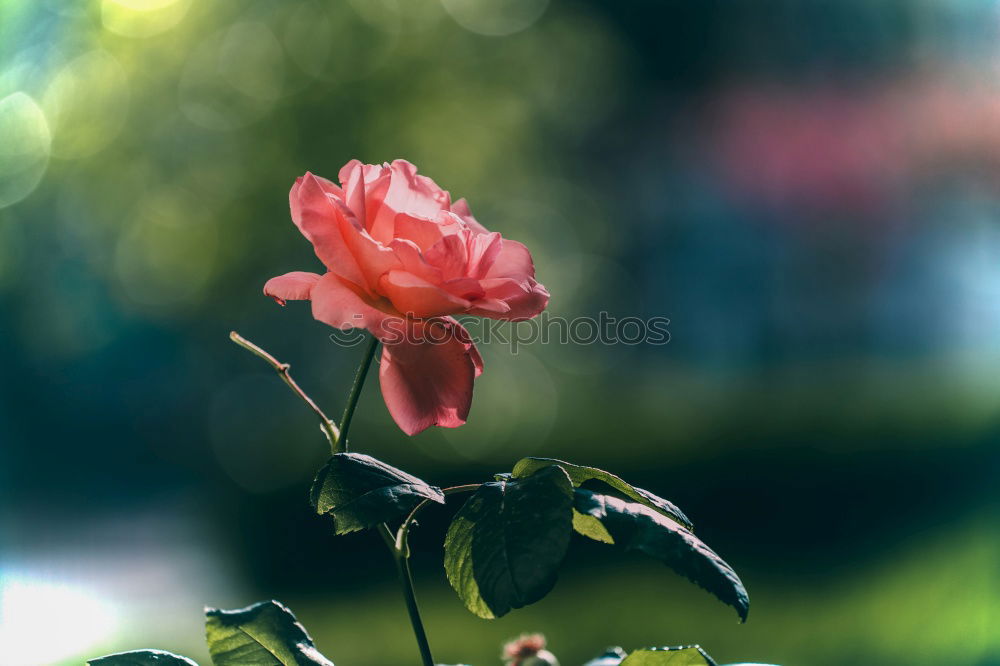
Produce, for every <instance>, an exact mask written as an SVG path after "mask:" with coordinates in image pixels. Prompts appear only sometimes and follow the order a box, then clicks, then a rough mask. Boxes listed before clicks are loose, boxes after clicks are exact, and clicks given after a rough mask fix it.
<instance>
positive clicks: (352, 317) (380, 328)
mask: <svg viewBox="0 0 1000 666" xmlns="http://www.w3.org/2000/svg"><path fill="white" fill-rule="evenodd" d="M311 297H312V313H313V318H314V319H316V320H318V321H321V322H323V323H324V324H327V325H329V326H333V327H334V328H339V329H341V330H344V331H346V330H347V329H350V328H366V329H368V330H369V331H371V332H372V334H374V335H375V336H376V337H378V338H382V337H383V336H384V335H386V333H388V332H389V331H390V330H391V328H392V322H393V320H398V319H399V315H398V314H396V313H393V312H387V311H386V310H383V309H379V308H377V307H375V305H374V304H373V303H372V302H370V301H368V300H367V299H365V298H363V297H362V295H361V292H360V289H358V288H357V287H352V285H351V284H350V283H349V282H347V281H345V280H343V279H341V278H340V277H338V276H337V275H336V274H335V273H327V274H326V275H324V276H323V277H321V278H320V279H319V281H318V282H317V283H316V284H315V286H314V287H313V288H312V294H311Z"/></svg>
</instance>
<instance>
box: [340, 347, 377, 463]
mask: <svg viewBox="0 0 1000 666" xmlns="http://www.w3.org/2000/svg"><path fill="white" fill-rule="evenodd" d="M377 350H378V338H376V337H375V336H374V335H372V336H371V338H370V339H369V341H368V347H367V348H366V349H365V356H364V358H362V359H361V365H359V366H358V371H357V372H356V373H355V374H354V385H353V386H351V392H350V393H349V394H348V395H347V405H346V406H345V407H344V415H343V416H342V417H340V436H339V437H338V438H337V441H336V443H335V445H334V447H333V452H334V453H346V452H347V431H348V430H349V429H350V427H351V420H352V419H353V418H354V410H355V409H356V408H357V406H358V399H359V398H360V397H361V389H362V388H363V387H364V385H365V377H367V376H368V367H369V366H370V365H371V364H372V359H373V358H375V352H376V351H377Z"/></svg>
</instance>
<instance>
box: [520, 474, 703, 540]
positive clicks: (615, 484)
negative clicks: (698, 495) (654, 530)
mask: <svg viewBox="0 0 1000 666" xmlns="http://www.w3.org/2000/svg"><path fill="white" fill-rule="evenodd" d="M549 465H559V466H560V467H562V468H563V469H564V470H566V473H567V474H569V478H570V480H571V481H572V482H573V487H574V488H578V487H580V486H581V485H582V484H584V483H586V482H587V481H598V482H600V483H602V484H604V485H607V486H610V487H612V488H614V489H615V490H616V491H618V492H620V493H621V494H623V495H625V496H626V497H628V498H629V499H631V500H632V501H633V502H638V503H639V504H642V505H643V506H648V507H649V508H650V509H653V510H654V511H657V512H658V513H661V514H663V515H664V516H666V517H667V518H670V519H671V520H673V521H674V522H676V523H678V524H680V525H683V526H684V527H686V528H688V529H689V530H690V529H693V527H694V526H693V525H692V524H691V521H690V520H688V517H687V516H685V515H684V512H683V511H681V510H680V509H679V508H677V506H676V505H674V503H673V502H670V501H668V500H665V499H663V498H662V497H658V496H657V495H654V494H653V493H651V492H649V491H648V490H643V489H642V488H636V487H635V486H633V485H632V484H630V483H628V482H626V481H624V480H623V479H621V478H620V477H617V476H615V475H614V474H612V473H611V472H605V471H604V470H603V469H598V468H596V467H585V466H583V465H574V464H573V463H568V462H565V461H563V460H556V459H555V458H522V459H521V460H519V461H517V464H516V465H514V478H519V477H522V476H528V475H529V474H532V473H534V472H535V470H538V469H541V468H542V467H547V466H549ZM599 490H602V489H600V488H599ZM581 534H584V536H590V535H589V534H586V533H584V532H581ZM598 540H600V539H598Z"/></svg>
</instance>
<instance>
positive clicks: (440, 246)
mask: <svg viewBox="0 0 1000 666" xmlns="http://www.w3.org/2000/svg"><path fill="white" fill-rule="evenodd" d="M465 233H466V234H468V233H469V232H467V231H466V232H465ZM424 259H426V260H427V263H429V264H431V265H432V266H437V267H438V268H439V269H441V275H443V276H444V279H446V280H454V279H455V278H460V277H466V272H465V271H466V268H467V267H468V265H469V246H468V243H467V239H465V238H462V237H461V236H458V235H454V236H445V237H444V238H442V239H441V240H439V241H438V242H437V243H434V245H432V246H431V247H429V248H428V249H427V250H426V251H425V252H424Z"/></svg>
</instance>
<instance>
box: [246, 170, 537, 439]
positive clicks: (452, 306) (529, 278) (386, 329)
mask: <svg viewBox="0 0 1000 666" xmlns="http://www.w3.org/2000/svg"><path fill="white" fill-rule="evenodd" d="M339 177H340V185H339V186H338V185H335V184H334V183H332V182H330V181H328V180H326V179H324V178H320V177H318V176H314V175H313V174H311V173H307V174H306V175H305V176H303V177H301V178H299V179H298V180H296V181H295V184H294V185H293V186H292V190H291V192H290V193H289V202H290V204H291V212H292V220H293V221H294V222H295V224H296V226H298V228H299V231H301V232H302V235H303V236H305V237H306V239H308V240H309V242H310V243H312V245H313V249H314V250H315V251H316V256H317V257H319V260H320V261H322V262H323V265H324V266H325V267H326V271H327V272H326V273H325V274H323V275H319V274H317V273H306V272H299V271H297V272H293V273H287V274H285V275H281V276H279V277H275V278H272V279H270V280H268V282H267V284H265V285H264V293H265V294H267V295H268V296H271V297H272V298H274V299H275V300H276V301H277V302H278V303H279V304H281V305H284V304H285V301H288V300H293V299H299V300H311V301H312V313H313V317H315V318H316V319H317V320H319V321H321V322H323V323H325V324H329V325H330V326H333V327H335V328H339V329H342V330H347V329H350V328H365V329H367V330H368V331H370V332H371V333H372V334H373V335H375V336H376V337H377V338H378V339H379V340H381V341H382V343H383V349H382V360H381V363H380V365H379V381H380V383H381V386H382V396H383V397H384V398H385V404H386V406H388V408H389V413H390V414H392V418H393V419H394V420H395V421H396V423H397V424H398V425H399V427H400V428H402V429H403V431H404V432H406V433H407V434H410V435H413V434H416V433H418V432H420V431H422V430H424V429H426V428H428V427H430V426H433V425H437V426H444V427H446V428H454V427H456V426H460V425H462V424H463V423H465V420H466V418H467V417H468V414H469V407H470V405H471V404H472V384H473V380H474V379H475V378H476V377H478V376H479V375H480V374H481V373H482V371H483V361H482V358H481V357H480V355H479V352H478V350H477V349H476V347H475V345H474V344H473V342H472V340H471V339H470V337H469V333H468V331H466V330H465V328H464V327H463V326H462V325H461V324H460V323H458V322H457V321H456V320H455V319H454V318H453V317H452V316H451V315H456V314H473V315H479V316H483V317H490V318H492V319H503V320H508V321H521V320H524V319H530V318H531V317H534V316H535V315H537V314H538V313H539V312H541V311H542V310H544V309H545V306H546V305H547V304H548V301H549V293H548V292H547V291H546V290H545V287H543V286H542V285H540V284H539V283H538V282H536V281H535V267H534V264H533V262H532V260H531V254H530V253H529V252H528V249H527V248H526V247H525V246H524V245H522V244H521V243H518V242H517V241H512V240H507V239H505V238H502V237H501V236H500V234H498V233H491V232H489V231H487V230H486V229H485V228H484V227H483V226H482V225H481V224H479V222H477V221H476V218H474V217H473V216H472V213H471V211H470V210H469V205H468V204H467V203H466V202H465V199H459V200H458V201H455V202H452V201H451V195H449V194H448V192H447V191H445V190H442V189H441V188H440V187H438V185H437V184H436V183H435V182H434V181H433V180H431V179H430V178H427V177H426V176H420V175H417V169H416V167H415V166H413V165H412V164H410V163H409V162H407V161H406V160H396V161H394V162H393V163H392V164H382V165H375V164H362V163H361V162H359V161H358V160H351V161H350V162H348V163H347V164H346V165H344V167H343V168H342V169H341V170H340V174H339Z"/></svg>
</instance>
